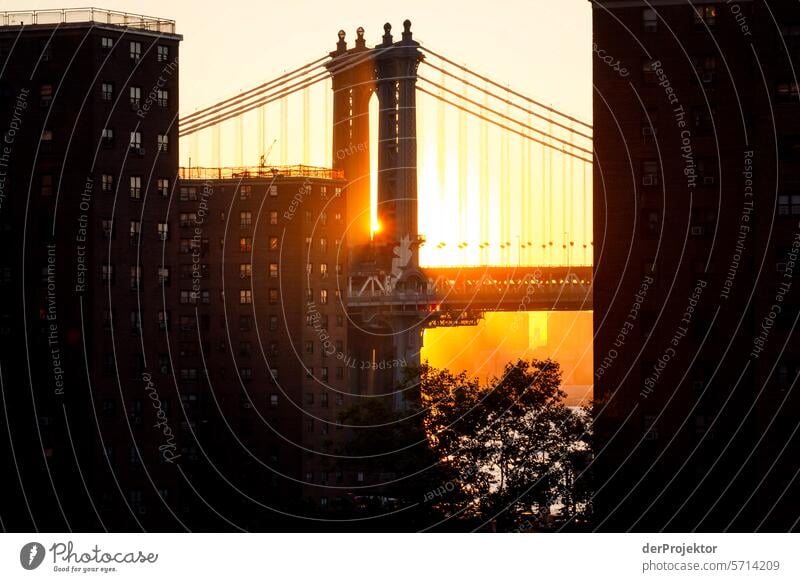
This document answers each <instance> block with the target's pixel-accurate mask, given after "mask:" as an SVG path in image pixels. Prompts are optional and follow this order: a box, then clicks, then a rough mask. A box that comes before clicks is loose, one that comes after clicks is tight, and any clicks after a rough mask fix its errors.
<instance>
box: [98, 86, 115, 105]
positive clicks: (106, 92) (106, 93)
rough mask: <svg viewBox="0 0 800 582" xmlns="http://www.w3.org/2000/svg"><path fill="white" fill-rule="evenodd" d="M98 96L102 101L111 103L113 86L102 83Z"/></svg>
mask: <svg viewBox="0 0 800 582" xmlns="http://www.w3.org/2000/svg"><path fill="white" fill-rule="evenodd" d="M100 94H101V96H102V99H103V101H112V100H113V99H114V84H113V83H103V84H102V85H101V87H100Z"/></svg>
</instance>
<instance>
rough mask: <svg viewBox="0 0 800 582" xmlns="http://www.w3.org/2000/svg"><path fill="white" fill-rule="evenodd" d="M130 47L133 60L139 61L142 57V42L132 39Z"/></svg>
mask: <svg viewBox="0 0 800 582" xmlns="http://www.w3.org/2000/svg"><path fill="white" fill-rule="evenodd" d="M130 48H131V50H130V54H131V60H132V61H134V62H137V63H138V62H139V60H141V58H142V43H140V42H135V41H131V45H130Z"/></svg>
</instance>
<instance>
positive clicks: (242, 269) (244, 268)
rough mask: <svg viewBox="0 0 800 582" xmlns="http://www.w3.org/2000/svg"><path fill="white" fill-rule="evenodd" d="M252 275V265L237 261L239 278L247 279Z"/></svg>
mask: <svg viewBox="0 0 800 582" xmlns="http://www.w3.org/2000/svg"><path fill="white" fill-rule="evenodd" d="M252 276H253V265H251V264H250V263H239V278H240V279H249V278H250V277H252Z"/></svg>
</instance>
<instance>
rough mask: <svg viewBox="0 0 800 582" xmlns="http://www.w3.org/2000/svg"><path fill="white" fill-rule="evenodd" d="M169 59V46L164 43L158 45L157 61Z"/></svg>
mask: <svg viewBox="0 0 800 582" xmlns="http://www.w3.org/2000/svg"><path fill="white" fill-rule="evenodd" d="M168 60H169V47H168V46H165V45H163V44H160V45H158V47H156V61H157V62H159V63H166V62H167V61H168Z"/></svg>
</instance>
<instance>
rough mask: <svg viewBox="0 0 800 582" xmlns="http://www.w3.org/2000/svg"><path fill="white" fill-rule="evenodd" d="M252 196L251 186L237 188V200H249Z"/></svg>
mask: <svg viewBox="0 0 800 582" xmlns="http://www.w3.org/2000/svg"><path fill="white" fill-rule="evenodd" d="M252 196H253V187H252V186H242V187H241V188H239V200H250V198H252Z"/></svg>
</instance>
